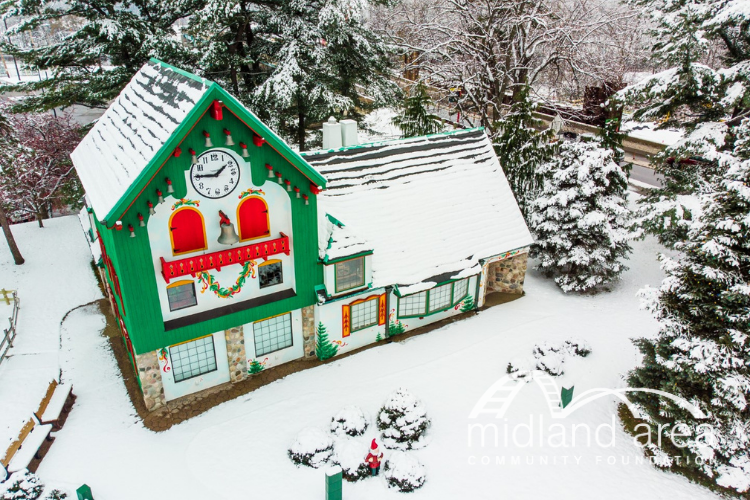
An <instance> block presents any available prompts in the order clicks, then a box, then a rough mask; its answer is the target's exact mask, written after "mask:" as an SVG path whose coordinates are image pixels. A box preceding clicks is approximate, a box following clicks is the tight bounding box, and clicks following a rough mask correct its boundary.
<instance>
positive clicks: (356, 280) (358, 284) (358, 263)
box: [334, 256, 365, 293]
mask: <svg viewBox="0 0 750 500" xmlns="http://www.w3.org/2000/svg"><path fill="white" fill-rule="evenodd" d="M334 275H335V279H336V293H341V292H347V291H349V290H355V289H357V288H362V287H364V286H365V257H364V256H362V257H355V258H353V259H347V260H342V261H341V262H337V263H336V264H334Z"/></svg>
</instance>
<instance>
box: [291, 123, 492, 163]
mask: <svg viewBox="0 0 750 500" xmlns="http://www.w3.org/2000/svg"><path fill="white" fill-rule="evenodd" d="M479 130H484V127H474V128H461V129H458V130H446V131H445V132H437V133H435V134H427V135H417V136H414V137H405V138H402V139H388V140H387V141H375V142H366V143H364V144H357V145H356V146H346V147H343V148H338V149H319V150H318V151H304V152H302V153H300V155H301V156H305V157H307V156H314V155H322V154H328V153H338V152H341V151H349V150H350V149H361V148H371V147H375V146H384V145H386V144H395V143H398V142H403V141H411V140H414V139H427V138H429V137H437V136H446V135H455V134H462V133H465V132H476V131H479Z"/></svg>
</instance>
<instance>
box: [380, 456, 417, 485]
mask: <svg viewBox="0 0 750 500" xmlns="http://www.w3.org/2000/svg"><path fill="white" fill-rule="evenodd" d="M383 475H384V476H385V480H386V482H388V486H390V487H392V488H398V490H399V491H402V492H404V493H408V492H410V491H414V490H416V489H418V488H421V487H422V486H423V485H424V482H425V480H426V474H425V467H424V465H422V464H421V463H420V462H419V460H417V458H416V457H414V456H413V455H410V454H408V453H405V452H403V451H395V452H393V453H392V454H391V456H390V457H389V458H388V460H387V461H386V462H385V466H384V467H383Z"/></svg>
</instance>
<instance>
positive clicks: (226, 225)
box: [216, 210, 240, 245]
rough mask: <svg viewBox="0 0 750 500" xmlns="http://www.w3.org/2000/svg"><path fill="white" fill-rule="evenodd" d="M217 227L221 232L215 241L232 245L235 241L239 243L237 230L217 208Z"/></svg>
mask: <svg viewBox="0 0 750 500" xmlns="http://www.w3.org/2000/svg"><path fill="white" fill-rule="evenodd" d="M219 227H220V228H221V234H220V235H219V239H218V240H216V241H218V242H219V243H221V244H222V245H234V244H235V243H239V241H240V237H239V236H237V231H235V230H234V224H232V221H230V220H229V217H227V214H225V213H224V212H222V211H221V210H219Z"/></svg>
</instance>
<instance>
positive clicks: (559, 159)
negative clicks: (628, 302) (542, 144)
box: [529, 142, 632, 292]
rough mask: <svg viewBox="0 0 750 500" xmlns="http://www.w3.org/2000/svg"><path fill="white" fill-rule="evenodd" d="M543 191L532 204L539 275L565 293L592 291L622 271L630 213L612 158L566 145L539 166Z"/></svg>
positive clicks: (589, 147)
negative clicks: (552, 282)
mask: <svg viewBox="0 0 750 500" xmlns="http://www.w3.org/2000/svg"><path fill="white" fill-rule="evenodd" d="M540 173H541V174H542V175H543V176H544V186H543V189H542V193H541V194H540V196H539V197H538V198H537V199H536V200H534V201H533V202H532V204H531V214H530V215H531V216H530V220H529V228H530V229H531V231H532V232H533V233H534V234H535V236H536V243H535V245H534V246H533V247H532V257H536V258H538V259H539V265H538V269H540V270H541V272H542V274H544V275H545V276H547V277H551V278H554V280H555V282H556V283H557V284H558V285H559V286H560V288H562V290H563V291H564V292H572V291H576V292H586V291H596V290H598V289H600V288H602V287H604V286H606V285H608V284H609V283H612V282H613V281H615V280H617V279H618V278H619V276H620V273H622V271H624V270H625V269H627V268H626V267H625V266H624V265H623V264H622V263H621V261H622V260H623V259H624V258H625V257H626V256H627V255H628V253H630V251H631V249H630V245H629V244H628V241H629V240H630V239H632V234H631V232H630V229H629V226H630V211H629V210H628V207H627V202H626V199H625V195H626V191H627V177H626V176H625V173H624V172H623V171H622V169H621V168H620V166H619V165H617V164H616V163H615V162H614V161H612V152H611V151H608V150H604V149H602V148H600V147H598V146H597V145H596V144H594V143H573V142H566V143H563V144H562V145H561V146H560V151H559V154H558V155H557V156H556V157H555V158H553V159H552V160H550V161H549V162H547V163H545V164H543V165H542V167H541V169H540Z"/></svg>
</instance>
